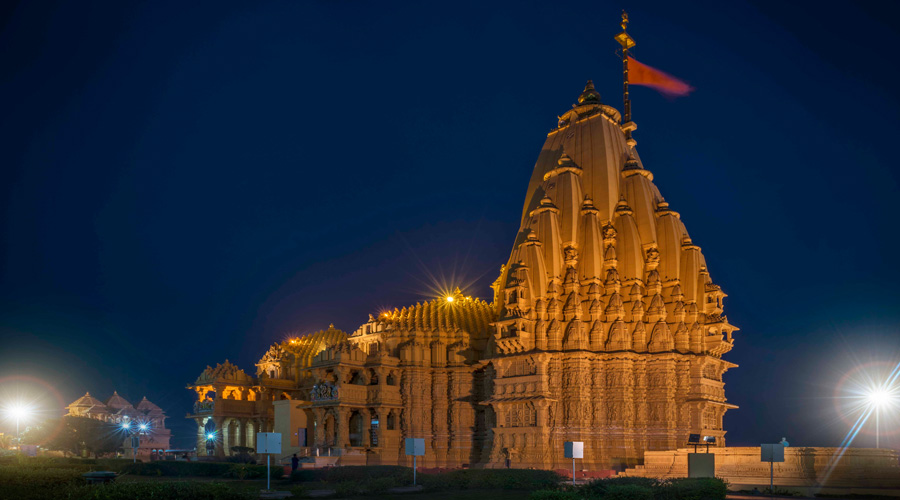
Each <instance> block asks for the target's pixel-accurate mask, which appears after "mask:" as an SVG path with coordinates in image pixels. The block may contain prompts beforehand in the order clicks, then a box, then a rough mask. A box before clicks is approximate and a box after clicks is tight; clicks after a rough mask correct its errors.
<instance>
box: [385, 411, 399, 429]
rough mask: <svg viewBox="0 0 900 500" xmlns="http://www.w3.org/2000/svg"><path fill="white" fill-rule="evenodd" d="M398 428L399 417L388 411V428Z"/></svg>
mask: <svg viewBox="0 0 900 500" xmlns="http://www.w3.org/2000/svg"><path fill="white" fill-rule="evenodd" d="M396 428H397V417H396V415H394V412H390V413H388V417H387V430H389V431H392V430H394V429H396Z"/></svg>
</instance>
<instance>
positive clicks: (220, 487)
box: [63, 481, 258, 500]
mask: <svg viewBox="0 0 900 500" xmlns="http://www.w3.org/2000/svg"><path fill="white" fill-rule="evenodd" d="M257 495H258V494H257ZM257 495H254V494H253V493H251V492H248V491H241V490H238V489H235V488H232V487H230V486H229V485H227V484H224V483H202V482H187V481H184V482H182V481H173V482H139V483H109V484H104V485H97V486H82V487H79V488H74V489H71V490H70V491H68V496H67V497H63V498H68V499H69V500H182V499H185V498H190V499H192V500H250V499H253V498H256V497H257Z"/></svg>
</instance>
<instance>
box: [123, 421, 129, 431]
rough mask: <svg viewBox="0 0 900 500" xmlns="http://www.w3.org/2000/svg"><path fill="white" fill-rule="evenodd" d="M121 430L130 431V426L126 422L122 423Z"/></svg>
mask: <svg viewBox="0 0 900 500" xmlns="http://www.w3.org/2000/svg"><path fill="white" fill-rule="evenodd" d="M122 428H123V429H125V430H126V431H127V430H130V429H131V424H129V423H128V422H122Z"/></svg>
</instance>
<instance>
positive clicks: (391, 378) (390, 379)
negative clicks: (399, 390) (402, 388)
mask: <svg viewBox="0 0 900 500" xmlns="http://www.w3.org/2000/svg"><path fill="white" fill-rule="evenodd" d="M387 385H397V377H395V376H394V373H393V372H391V373H389V374H388V376H387Z"/></svg>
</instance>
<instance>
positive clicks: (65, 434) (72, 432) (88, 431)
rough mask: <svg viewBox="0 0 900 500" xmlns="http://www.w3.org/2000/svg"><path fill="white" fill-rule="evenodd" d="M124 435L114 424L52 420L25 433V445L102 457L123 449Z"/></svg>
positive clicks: (84, 420)
mask: <svg viewBox="0 0 900 500" xmlns="http://www.w3.org/2000/svg"><path fill="white" fill-rule="evenodd" d="M125 437H126V436H125V435H124V434H123V433H122V431H121V430H120V429H119V428H118V426H116V425H114V424H110V423H107V422H102V421H100V420H96V419H93V418H86V417H68V416H67V417H63V418H61V419H51V420H47V421H45V422H44V423H42V424H41V425H40V426H38V427H31V428H29V429H28V430H27V431H26V432H25V436H24V437H23V439H22V442H23V443H28V444H37V445H40V446H43V447H44V448H47V449H49V450H56V451H61V452H63V453H64V454H66V455H68V454H69V453H72V454H75V455H80V454H82V452H85V453H88V454H91V455H93V456H94V457H99V456H100V455H104V454H107V453H114V452H115V451H116V450H118V449H119V448H121V447H122V444H123V441H124V440H125Z"/></svg>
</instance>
